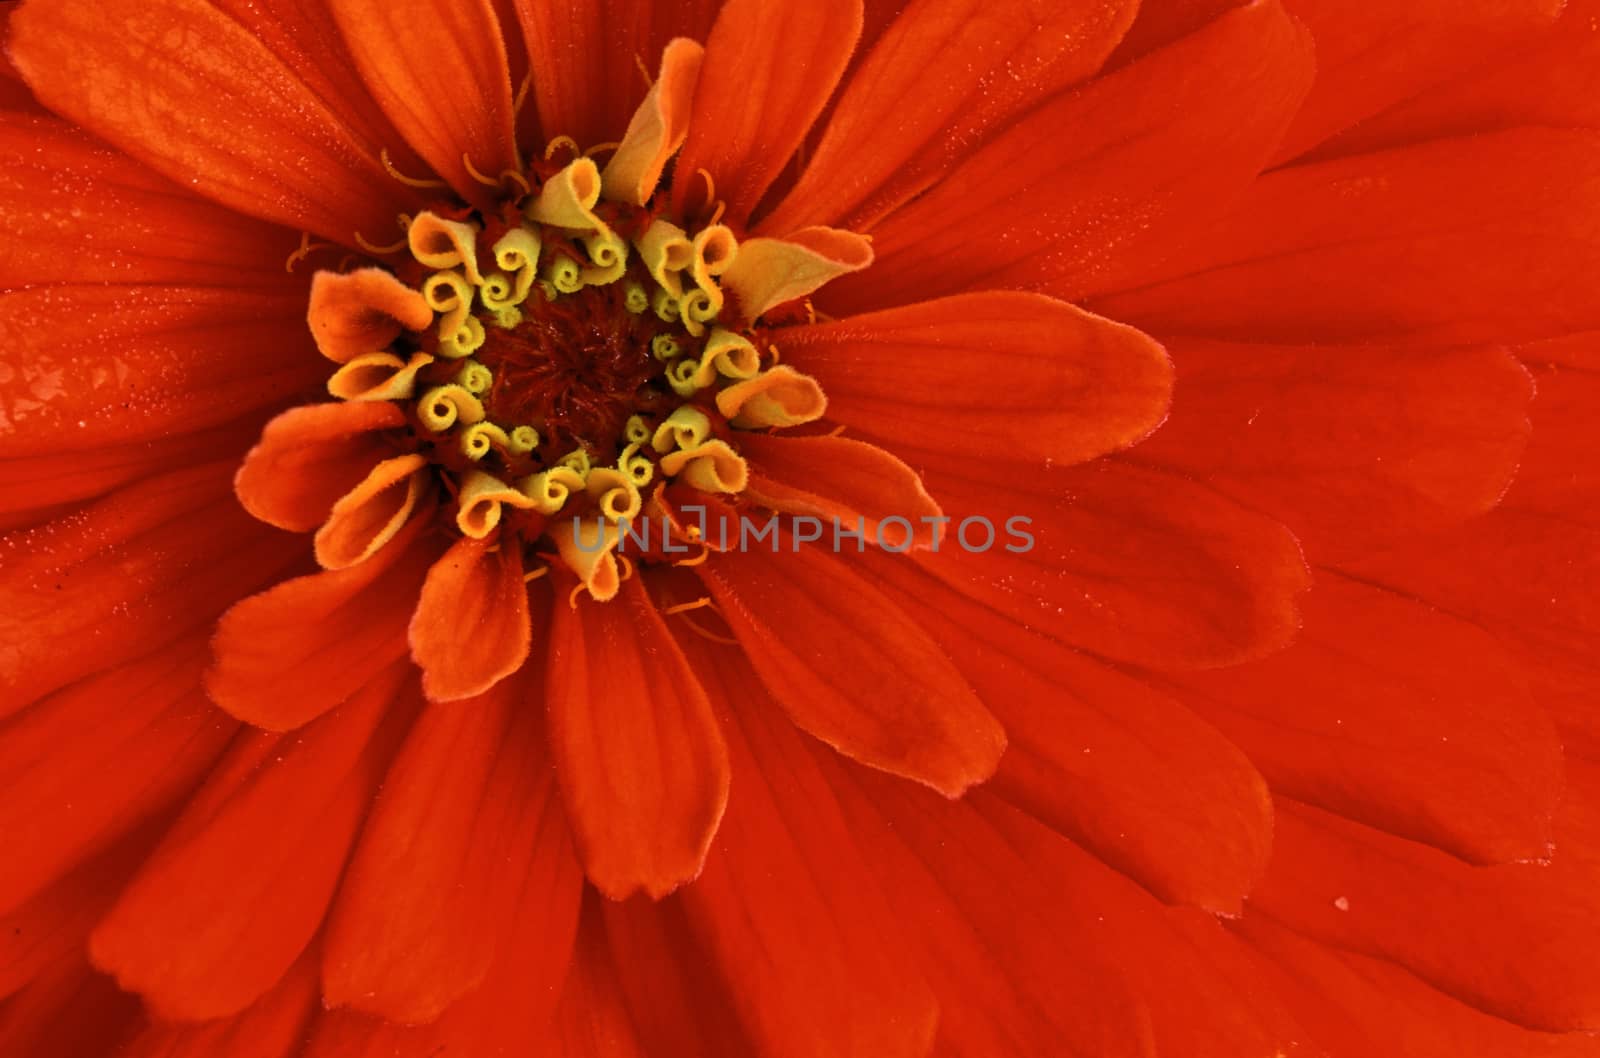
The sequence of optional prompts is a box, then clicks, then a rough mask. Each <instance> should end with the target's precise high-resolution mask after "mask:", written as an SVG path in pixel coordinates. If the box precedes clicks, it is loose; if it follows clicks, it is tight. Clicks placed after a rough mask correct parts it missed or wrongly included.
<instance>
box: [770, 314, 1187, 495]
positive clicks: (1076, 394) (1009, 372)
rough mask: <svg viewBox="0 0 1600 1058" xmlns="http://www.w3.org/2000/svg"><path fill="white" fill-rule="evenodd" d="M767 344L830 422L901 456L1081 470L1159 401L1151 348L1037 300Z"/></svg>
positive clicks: (884, 318) (1129, 334) (871, 322)
mask: <svg viewBox="0 0 1600 1058" xmlns="http://www.w3.org/2000/svg"><path fill="white" fill-rule="evenodd" d="M779 341H780V343H781V345H780V349H781V355H782V356H783V357H784V359H785V360H786V361H787V362H789V363H791V364H793V365H794V366H795V367H797V368H798V369H799V370H801V371H804V372H805V373H806V374H808V375H811V376H812V377H814V378H815V379H816V380H817V381H818V382H820V383H821V384H822V389H823V392H825V393H826V394H827V395H828V417H829V418H830V419H832V420H835V421H837V422H841V423H844V424H845V425H846V426H847V427H849V428H850V430H851V431H852V432H853V433H854V432H860V433H863V434H865V435H867V436H869V437H871V438H873V439H875V440H878V441H880V442H882V443H883V444H884V446H885V447H887V448H888V449H889V450H890V451H891V452H895V453H897V454H899V453H902V452H906V453H907V457H908V458H910V453H909V451H908V450H914V449H930V448H931V449H935V450H944V451H964V452H973V453H974V454H981V457H982V458H984V459H987V460H993V461H995V462H1013V461H1015V462H1019V463H1020V462H1046V461H1049V462H1054V463H1059V464H1063V465H1064V464H1067V463H1076V462H1082V461H1084V460H1088V459H1092V458H1094V457H1095V456H1099V455H1104V454H1105V453H1107V452H1110V451H1114V450H1116V449H1118V448H1123V447H1126V446H1127V445H1129V444H1132V443H1133V442H1135V441H1137V440H1138V439H1139V438H1141V437H1143V436H1144V435H1145V434H1147V433H1149V432H1150V431H1151V430H1153V429H1154V428H1155V427H1156V425H1157V424H1159V423H1160V422H1161V419H1162V417H1163V416H1164V415H1165V414H1166V410H1167V402H1168V398H1169V397H1170V395H1171V390H1172V364H1171V363H1170V362H1169V361H1168V359H1167V356H1166V353H1165V352H1163V351H1162V349H1161V346H1160V345H1158V344H1157V343H1156V342H1155V341H1154V340H1153V339H1151V338H1148V337H1146V336H1145V335H1143V334H1140V333H1139V332H1138V331H1136V330H1134V329H1133V328H1131V327H1124V326H1122V325H1121V324H1118V323H1114V322H1112V321H1110V320H1105V319H1101V318H1100V317H1098V316H1092V315H1090V314H1089V313H1086V312H1084V311H1082V310H1081V309H1078V308H1074V307H1073V306H1071V305H1068V304H1066V303H1065V302H1060V301H1056V300H1055V299H1053V298H1047V297H1043V296H1041V295H1038V294H1022V293H1014V292H991V293H982V294H963V295H958V296H956V297H950V298H944V299H941V300H939V301H929V302H924V303H920V304H915V305H907V306H905V307H904V308H898V309H890V310H888V311H885V312H874V313H870V314H868V315H864V316H855V317H852V318H850V319H846V320H840V321H838V322H835V323H824V324H816V325H812V326H800V327H789V328H785V329H784V330H783V331H782V333H781V335H780V336H779ZM979 446H981V452H979V451H975V450H976V449H978V447H979Z"/></svg>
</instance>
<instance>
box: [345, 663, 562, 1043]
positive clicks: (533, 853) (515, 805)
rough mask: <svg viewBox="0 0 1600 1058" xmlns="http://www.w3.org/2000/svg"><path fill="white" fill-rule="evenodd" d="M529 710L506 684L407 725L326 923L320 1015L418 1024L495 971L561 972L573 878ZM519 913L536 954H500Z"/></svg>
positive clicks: (539, 726)
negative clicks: (526, 917) (522, 909)
mask: <svg viewBox="0 0 1600 1058" xmlns="http://www.w3.org/2000/svg"><path fill="white" fill-rule="evenodd" d="M530 692H532V693H531V694H530ZM537 706H538V703H537V691H536V690H535V689H534V688H533V687H531V686H530V681H529V680H527V679H515V680H508V681H506V682H504V683H502V684H500V685H499V686H498V687H496V688H495V689H494V690H493V691H491V692H490V693H488V694H486V695H484V696H482V697H481V698H475V699H473V700H471V701H465V702H451V703H448V704H432V705H429V706H428V707H427V710H426V711H425V712H424V713H423V715H422V717H421V718H420V719H419V720H418V721H417V724H416V726H415V727H414V728H413V729H412V731H411V734H410V735H409V736H408V738H407V740H406V744H405V746H404V748H403V749H402V750H401V752H400V755H399V757H398V758H397V759H396V760H395V762H394V764H393V765H392V766H391V767H390V769H389V773H388V775H387V776H386V777H385V779H384V783H383V790H382V792H381V794H380V796H379V797H378V800H377V802H376V804H375V805H374V807H373V810H372V816H371V818H370V819H369V820H368V821H367V824H366V827H365V829H364V830H363V832H362V834H361V838H360V840H359V842H358V843H357V846H356V850H355V853H354V855H353V857H352V859H351V863H350V867H349V870H348V871H347V873H346V875H345V878H344V882H343V884H342V885H341V887H340V893H339V897H338V900H337V902H336V903H335V905H334V908H333V911H332V913H331V916H330V920H329V928H328V937H327V943H326V947H327V952H326V956H325V961H324V964H323V972H322V980H323V998H324V1001H325V1002H326V1003H327V1005H328V1006H330V1007H333V1006H350V1007H352V1008H354V1009H357V1010H361V1011H365V1012H368V1013H372V1014H376V1015H378V1016H380V1017H385V1018H387V1019H389V1020H391V1021H396V1022H400V1023H402V1024H416V1023H419V1022H428V1021H432V1020H434V1019H435V1018H437V1017H438V1016H439V1015H440V1014H441V1013H443V1012H444V1011H445V1010H446V1009H447V1008H449V1007H450V1005H451V1004H452V1003H454V1002H456V1001H457V1000H460V999H461V997H462V996H464V995H467V994H468V993H471V992H473V991H474V990H475V989H479V988H480V986H481V987H491V986H489V985H485V983H484V982H485V981H486V979H487V977H488V975H489V974H490V972H491V968H492V967H494V966H495V965H496V963H497V962H500V963H502V964H503V963H504V962H505V961H506V960H508V959H509V960H512V961H519V962H526V961H528V960H529V959H530V958H533V957H535V956H539V955H542V958H543V960H544V961H546V962H549V963H550V964H551V965H552V966H553V967H559V966H561V964H562V962H563V961H564V956H565V951H564V950H563V948H562V947H561V945H560V944H559V943H558V938H560V937H561V936H563V935H566V936H569V937H570V935H571V931H572V930H573V929H574V928H575V925H576V921H577V912H578V890H579V884H578V883H579V874H578V870H577V864H576V863H575V862H574V860H573V858H572V855H571V852H570V851H569V844H568V842H567V839H566V837H565V828H566V824H565V820H564V818H563V816H562V805H561V800H560V798H559V796H557V794H556V791H555V784H554V782H553V781H552V779H553V776H552V775H551V771H550V766H549V755H548V750H547V749H546V747H545V743H544V724H543V720H542V718H541V715H540V711H539V709H538V707H537ZM524 903H525V904H526V907H527V911H528V913H529V914H530V915H536V916H537V917H538V918H539V919H540V926H541V928H540V930H539V932H540V936H539V940H538V942H537V944H536V945H534V951H531V952H511V951H507V950H506V948H507V947H508V945H510V943H511V942H512V938H511V937H509V936H508V935H507V934H506V928H507V923H509V922H511V921H513V920H515V918H516V917H517V915H518V913H519V911H518V908H519V904H524ZM535 961H537V960H535ZM545 972H546V973H547V974H551V973H554V972H557V971H550V970H547V971H545ZM452 1009H453V1008H452Z"/></svg>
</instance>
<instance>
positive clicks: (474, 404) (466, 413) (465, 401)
mask: <svg viewBox="0 0 1600 1058" xmlns="http://www.w3.org/2000/svg"><path fill="white" fill-rule="evenodd" d="M417 419H418V420H419V421H420V422H421V423H422V425H423V427H424V428H426V429H427V430H429V431H430V432H432V433H443V432H444V431H446V430H448V429H450V427H452V426H454V425H455V424H456V423H457V422H459V423H461V424H462V425H464V426H470V425H472V424H473V423H480V422H482V421H483V405H482V404H480V403H479V402H478V398H477V397H474V396H473V395H472V394H471V393H468V392H467V390H466V388H465V387H464V386H459V385H456V384H455V383H450V384H448V385H443V386H434V387H433V388H432V389H430V390H428V392H426V393H424V394H423V395H422V399H421V400H419V401H418V402H417Z"/></svg>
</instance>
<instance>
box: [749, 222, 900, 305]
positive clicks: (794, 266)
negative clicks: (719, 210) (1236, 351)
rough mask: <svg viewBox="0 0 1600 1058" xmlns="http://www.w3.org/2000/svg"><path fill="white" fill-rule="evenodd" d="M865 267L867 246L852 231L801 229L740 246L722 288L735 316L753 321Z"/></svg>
mask: <svg viewBox="0 0 1600 1058" xmlns="http://www.w3.org/2000/svg"><path fill="white" fill-rule="evenodd" d="M871 263H872V244H871V243H870V242H868V241H867V240H866V239H864V238H862V237H861V236H859V235H857V234H855V233H854V232H849V231H840V230H838V229H836V228H802V229H801V230H799V231H796V232H791V233H789V234H788V235H785V236H784V237H783V238H781V239H746V240H745V241H744V242H742V243H740V244H739V253H738V256H736V257H735V258H734V259H733V264H731V265H729V266H728V270H727V272H726V273H725V274H724V275H723V276H722V286H723V289H724V290H726V291H727V292H728V293H729V294H732V295H733V296H734V297H735V298H736V299H737V300H736V301H735V305H736V307H737V309H738V312H739V314H740V315H741V316H743V317H744V318H745V319H747V320H754V319H757V318H758V317H760V315H761V314H762V313H764V312H766V311H767V310H768V309H773V308H777V307H778V306H779V305H782V304H785V303H787V302H790V301H794V300H796V299H798V298H803V297H805V296H806V295H807V294H811V293H813V292H815V291H817V290H818V289H820V288H821V287H822V286H823V285H825V284H826V283H827V282H828V281H829V280H833V279H837V278H839V277H840V276H842V275H849V274H850V273H851V272H859V271H861V270H862V269H863V268H865V267H867V266H868V265H870V264H871Z"/></svg>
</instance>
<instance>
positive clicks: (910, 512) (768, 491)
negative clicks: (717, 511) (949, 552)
mask: <svg viewBox="0 0 1600 1058" xmlns="http://www.w3.org/2000/svg"><path fill="white" fill-rule="evenodd" d="M739 450H740V454H742V455H743V456H745V457H746V458H747V459H749V460H750V482H749V484H748V485H747V486H746V487H745V490H744V495H745V496H746V497H747V498H748V499H750V500H752V501H753V502H755V503H758V504H762V505H764V506H766V507H770V508H771V509H773V510H775V511H785V512H787V513H791V514H808V515H811V516H813V517H819V518H823V519H825V520H828V521H829V524H832V520H834V519H837V520H838V521H839V522H841V523H843V524H844V526H845V527H846V528H847V529H851V530H854V529H856V528H858V525H859V527H860V528H861V529H862V531H863V535H865V537H866V544H873V545H876V546H878V547H886V548H889V549H890V550H894V551H904V550H906V549H907V548H909V547H912V546H917V547H928V546H931V543H932V533H933V528H932V523H931V522H930V521H929V519H931V520H933V521H934V522H936V521H937V519H938V518H939V515H940V513H941V512H940V510H939V505H938V504H937V503H936V502H934V499H933V497H931V496H929V495H928V490H927V489H925V488H923V487H922V479H921V478H920V477H918V476H917V472H916V471H914V470H912V469H911V468H910V467H908V466H906V465H905V464H904V463H902V462H900V460H898V459H896V458H895V457H894V456H892V455H890V454H889V453H888V452H885V451H884V450H883V449H881V448H878V447H875V446H874V445H869V444H865V443H863V442H861V441H852V440H850V439H849V438H845V437H783V436H781V435H772V434H760V433H752V434H749V435H748V436H745V437H741V438H740V439H739ZM885 519H888V520H889V521H888V524H885V521H884V520H885ZM863 546H866V545H865V544H858V545H857V550H860V548H861V547H863Z"/></svg>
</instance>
